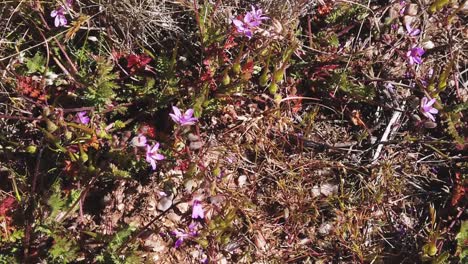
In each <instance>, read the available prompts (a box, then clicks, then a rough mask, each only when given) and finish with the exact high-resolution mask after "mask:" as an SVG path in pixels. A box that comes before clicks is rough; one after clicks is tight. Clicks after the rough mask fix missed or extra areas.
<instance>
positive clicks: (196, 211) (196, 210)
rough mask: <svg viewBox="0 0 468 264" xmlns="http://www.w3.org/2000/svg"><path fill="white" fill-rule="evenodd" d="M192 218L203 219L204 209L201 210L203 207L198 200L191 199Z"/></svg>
mask: <svg viewBox="0 0 468 264" xmlns="http://www.w3.org/2000/svg"><path fill="white" fill-rule="evenodd" d="M192 218H193V219H197V218H200V219H203V218H205V211H203V207H202V205H201V203H200V201H198V200H194V201H193V207H192Z"/></svg>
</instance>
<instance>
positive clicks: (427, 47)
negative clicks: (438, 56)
mask: <svg viewBox="0 0 468 264" xmlns="http://www.w3.org/2000/svg"><path fill="white" fill-rule="evenodd" d="M422 47H423V48H424V49H425V50H430V49H433V48H434V47H435V45H434V42H432V41H431V40H427V41H424V42H423V43H422Z"/></svg>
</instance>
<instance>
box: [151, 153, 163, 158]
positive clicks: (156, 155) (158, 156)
mask: <svg viewBox="0 0 468 264" xmlns="http://www.w3.org/2000/svg"><path fill="white" fill-rule="evenodd" d="M153 158H154V159H155V160H163V159H165V157H164V155H162V154H159V153H156V154H154V155H153Z"/></svg>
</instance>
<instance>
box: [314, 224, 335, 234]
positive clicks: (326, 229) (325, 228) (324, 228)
mask: <svg viewBox="0 0 468 264" xmlns="http://www.w3.org/2000/svg"><path fill="white" fill-rule="evenodd" d="M332 229H333V226H332V225H331V224H330V223H323V224H321V225H320V227H319V229H318V232H319V234H320V235H322V236H325V235H328V234H329V233H330V231H331V230H332Z"/></svg>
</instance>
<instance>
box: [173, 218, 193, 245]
mask: <svg viewBox="0 0 468 264" xmlns="http://www.w3.org/2000/svg"><path fill="white" fill-rule="evenodd" d="M198 227H199V226H198V223H196V222H192V223H191V224H190V225H189V227H188V228H189V232H186V231H184V230H182V229H176V230H174V231H172V232H171V234H172V235H174V236H175V237H176V238H177V240H176V242H175V244H174V247H175V248H178V247H180V246H181V245H182V243H183V242H184V240H185V239H187V238H192V237H196V236H198Z"/></svg>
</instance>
